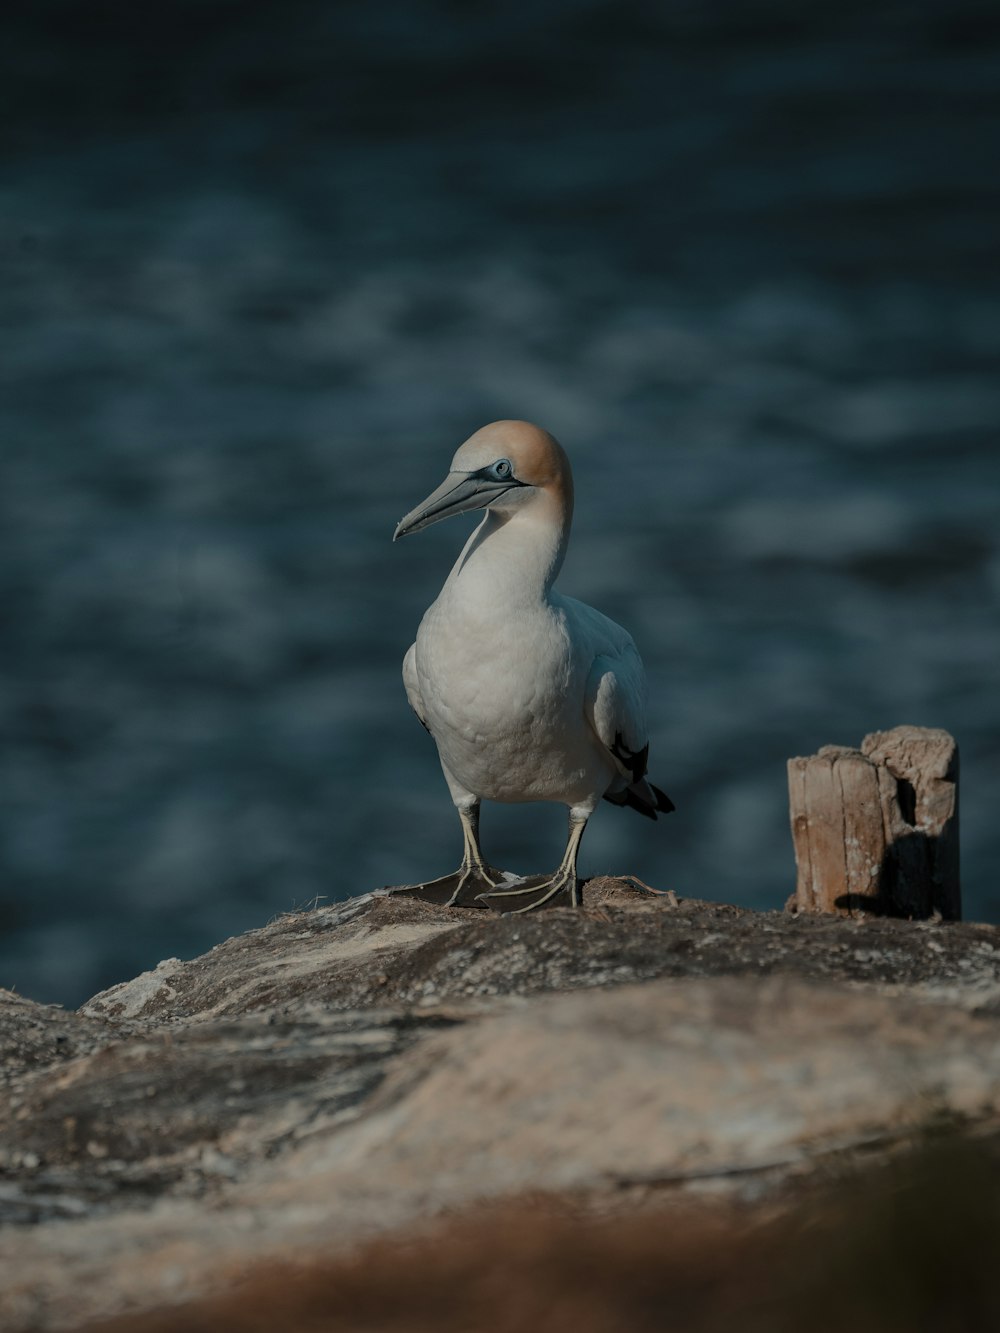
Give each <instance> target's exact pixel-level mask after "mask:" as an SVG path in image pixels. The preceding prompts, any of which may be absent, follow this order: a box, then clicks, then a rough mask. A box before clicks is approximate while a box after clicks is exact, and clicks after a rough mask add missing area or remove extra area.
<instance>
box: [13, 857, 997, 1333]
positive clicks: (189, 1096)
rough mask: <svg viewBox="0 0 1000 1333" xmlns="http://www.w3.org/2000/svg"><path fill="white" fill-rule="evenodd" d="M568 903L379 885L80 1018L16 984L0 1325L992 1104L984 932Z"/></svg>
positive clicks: (760, 1167)
mask: <svg viewBox="0 0 1000 1333" xmlns="http://www.w3.org/2000/svg"><path fill="white" fill-rule="evenodd" d="M586 902H587V905H586V906H585V908H584V909H583V910H582V911H579V912H573V911H572V910H570V909H557V910H554V911H551V912H547V913H542V914H538V915H537V916H529V917H496V916H493V915H488V914H486V913H464V912H461V911H447V910H443V909H440V908H433V907H429V906H427V905H426V904H422V903H417V902H410V901H408V900H405V899H400V898H395V899H394V898H391V897H386V896H384V895H368V896H367V897H365V898H360V899H354V900H351V901H349V902H346V903H342V904H339V905H337V906H334V907H329V908H324V909H320V910H317V911H314V912H309V913H301V914H297V915H294V916H289V917H283V918H281V919H279V920H278V921H276V922H273V923H272V924H271V925H269V926H267V927H265V928H264V929H262V930H259V931H252V932H250V933H249V934H247V935H245V936H242V937H239V938H237V939H234V940H229V941H226V943H225V944H222V945H220V946H218V947H217V948H216V949H213V950H212V951H211V952H210V953H208V954H206V955H204V956H203V957H202V958H199V959H195V960H193V961H192V962H190V963H181V962H178V961H177V960H169V961H168V962H166V963H162V964H160V966H159V967H158V968H157V969H155V970H154V971H153V972H151V973H147V974H145V975H144V976H142V977H140V978H137V979H136V980H135V981H133V982H129V983H126V984H124V985H122V986H118V987H115V988H113V989H112V990H111V991H107V992H105V993H104V994H102V995H100V996H97V997H95V998H94V1000H92V1001H91V1002H90V1003H89V1004H88V1005H87V1006H85V1007H84V1010H82V1011H81V1013H80V1014H76V1015H73V1014H63V1013H62V1011H59V1010H53V1009H51V1008H46V1007H44V1006H32V1005H30V1003H29V1002H25V1001H19V1000H16V999H11V1000H10V1001H9V1002H8V1005H7V1006H6V1008H0V1032H3V1033H8V1032H13V1033H14V1034H15V1037H16V1040H15V1039H14V1038H11V1037H7V1045H8V1048H11V1049H16V1052H17V1061H16V1064H12V1065H11V1067H10V1069H9V1070H8V1071H7V1072H6V1075H5V1086H4V1087H3V1088H2V1089H0V1142H2V1144H3V1158H2V1161H0V1164H2V1166H3V1175H2V1178H0V1216H2V1217H3V1218H4V1219H6V1222H7V1228H6V1231H5V1234H4V1237H3V1248H2V1254H3V1259H2V1264H3V1270H4V1271H3V1283H2V1295H0V1326H2V1327H3V1328H4V1329H5V1330H9V1331H10V1333H15V1331H16V1330H19V1329H27V1328H29V1327H33V1328H58V1327H69V1326H71V1325H73V1324H75V1323H78V1322H79V1321H80V1320H81V1319H82V1318H85V1317H88V1316H92V1315H93V1316H96V1315H100V1314H104V1313H109V1312H112V1311H114V1310H117V1309H124V1308H130V1307H134V1308H144V1307H148V1306H151V1305H156V1304H161V1303H163V1302H166V1301H170V1300H176V1299H179V1298H180V1297H181V1296H186V1295H190V1294H191V1293H192V1292H197V1291H206V1292H207V1291H211V1290H213V1289H215V1288H217V1287H218V1286H219V1285H220V1284H223V1285H224V1284H225V1283H227V1282H229V1281H231V1280H232V1279H233V1278H234V1277H236V1276H238V1275H239V1274H240V1273H241V1272H243V1271H245V1270H246V1268H247V1266H248V1265H254V1264H256V1263H258V1262H259V1261H261V1260H262V1259H281V1258H295V1259H296V1260H298V1259H301V1258H303V1257H308V1256H309V1255H319V1254H327V1253H330V1252H332V1251H336V1250H344V1249H346V1248H349V1247H351V1246H353V1245H356V1244H357V1243H358V1242H359V1241H361V1240H363V1239H364V1238H366V1237H369V1236H372V1235H376V1234H383V1233H387V1232H389V1231H391V1230H392V1229H398V1228H400V1227H412V1226H413V1225H414V1224H415V1223H416V1222H419V1221H421V1220H425V1219H428V1218H432V1217H434V1216H436V1215H438V1214H440V1213H441V1212H442V1211H443V1210H445V1209H450V1208H455V1207H465V1206H468V1205H471V1204H475V1203H478V1202H480V1201H483V1200H504V1199H511V1198H516V1197H517V1196H518V1195H519V1194H521V1193H523V1192H524V1191H526V1190H528V1191H536V1190H542V1191H546V1192H548V1193H552V1194H557V1195H560V1196H563V1197H572V1198H574V1199H576V1200H578V1201H579V1200H600V1201H601V1202H602V1206H606V1207H612V1206H614V1203H615V1201H616V1200H617V1201H619V1202H621V1201H623V1200H625V1199H628V1200H630V1201H631V1202H633V1203H634V1199H635V1192H636V1190H638V1191H640V1192H641V1191H644V1190H650V1189H652V1190H656V1191H662V1190H664V1189H666V1190H668V1191H669V1197H671V1198H673V1197H674V1196H675V1194H677V1195H678V1197H680V1195H682V1194H684V1192H685V1191H688V1190H690V1189H691V1188H702V1187H703V1186H704V1185H705V1184H706V1183H709V1184H711V1185H712V1186H713V1188H720V1189H724V1190H726V1191H728V1192H729V1193H730V1194H731V1195H735V1196H738V1197H739V1196H743V1195H745V1194H746V1191H747V1190H748V1189H751V1190H752V1192H753V1195H754V1197H758V1196H759V1195H760V1193H761V1191H763V1192H764V1194H766V1195H767V1196H768V1197H772V1198H778V1197H780V1196H781V1193H782V1191H783V1190H784V1189H785V1188H786V1185H787V1182H788V1181H789V1179H790V1178H792V1177H795V1178H801V1177H802V1176H803V1175H808V1174H809V1173H810V1172H811V1171H812V1170H813V1169H814V1168H815V1167H816V1166H817V1165H818V1164H823V1170H824V1171H826V1170H828V1169H829V1165H828V1164H829V1163H830V1162H831V1161H837V1162H850V1161H851V1160H852V1159H853V1157H854V1155H856V1154H857V1153H858V1152H861V1151H865V1152H870V1151H871V1150H872V1148H873V1147H877V1146H880V1145H881V1146H885V1145H891V1144H899V1143H906V1142H908V1141H910V1140H911V1139H913V1138H915V1137H919V1135H920V1134H921V1133H922V1132H923V1129H924V1127H925V1126H926V1125H927V1123H928V1122H934V1123H941V1122H949V1123H959V1124H969V1125H989V1124H990V1123H992V1119H993V1118H994V1117H995V1116H996V1115H997V1112H998V1110H1000V1021H998V1014H1000V936H998V932H997V931H996V930H995V929H994V928H992V927H988V926H973V925H951V926H932V925H915V924H909V923H905V922H898V921H878V922H871V923H867V924H865V925H863V926H858V925H857V924H855V923H853V922H851V921H844V920H839V919H815V918H795V917H789V916H785V915H783V914H780V913H751V912H745V911H740V910H738V909H735V908H728V907H722V906H718V905H712V904H707V903H695V902H682V903H680V904H677V903H676V901H675V900H673V899H672V898H670V897H660V896H650V895H647V894H643V893H640V892H638V891H637V889H636V888H635V887H633V886H632V885H631V884H630V882H629V881H621V880H619V881H608V880H605V881H591V883H590V884H589V885H588V888H587V894H586ZM553 991H557V992H562V993H560V994H547V993H546V992H553ZM36 1011H37V1012H36ZM60 1038H62V1040H60ZM678 1192H679V1193H678ZM26 1222H32V1223H34V1225H32V1226H21V1225H18V1224H21V1223H26Z"/></svg>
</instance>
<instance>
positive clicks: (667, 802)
mask: <svg viewBox="0 0 1000 1333" xmlns="http://www.w3.org/2000/svg"><path fill="white" fill-rule="evenodd" d="M604 799H605V800H606V801H610V802H611V804H612V805H627V806H628V807H629V809H630V810H638V812H639V814H640V815H645V816H646V818H647V819H655V818H656V814H657V811H659V813H660V814H661V815H669V814H670V812H671V810H673V809H675V806H674V803H673V801H672V800H671V799H670V797H669V796H668V795H667V794H666V793H665V792H662V791H660V789H659V787H654V786H653V784H652V783H651V782H647V780H646V779H645V778H640V779H639V781H638V782H632V783H630V784H629V786H627V787H623V788H622V789H621V790H620V791H609V792H606V793H605V795H604Z"/></svg>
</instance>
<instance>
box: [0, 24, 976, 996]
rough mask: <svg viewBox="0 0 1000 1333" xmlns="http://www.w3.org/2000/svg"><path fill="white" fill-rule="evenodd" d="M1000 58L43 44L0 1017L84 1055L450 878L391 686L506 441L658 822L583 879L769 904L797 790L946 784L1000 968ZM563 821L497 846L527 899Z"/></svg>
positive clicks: (770, 46)
mask: <svg viewBox="0 0 1000 1333" xmlns="http://www.w3.org/2000/svg"><path fill="white" fill-rule="evenodd" d="M998 52H1000V45H998V42H997V37H996V31H995V28H994V27H993V25H992V24H991V22H990V20H989V11H988V9H987V7H986V6H980V5H978V4H976V3H973V2H972V0H958V3H955V4H950V5H945V4H943V3H942V4H940V5H937V6H933V5H924V6H920V5H917V6H914V5H907V6H902V5H900V6H893V5H883V6H875V7H874V8H873V7H872V6H871V5H866V6H862V5H853V6H852V5H846V6H845V5H839V6H837V7H836V10H835V11H834V9H833V8H832V7H829V8H827V7H824V9H823V11H822V12H818V11H816V8H815V7H813V9H807V10H802V8H801V6H792V5H790V4H777V3H775V4H752V3H751V4H740V5H736V4H735V3H733V4H728V3H725V4H718V3H717V4H699V5H697V6H695V5H688V4H684V3H678V4H676V5H671V6H666V5H663V6H652V5H634V4H633V5H629V4H616V5H613V6H612V5H610V4H590V5H581V4H579V3H570V0H543V2H542V3H536V4H535V5H533V6H531V9H530V13H529V12H527V10H524V11H520V12H515V11H514V10H512V8H511V7H510V6H501V5H499V4H496V5H485V6H479V7H477V8H476V10H475V13H474V14H473V13H470V12H469V11H468V10H467V9H466V8H459V7H457V6H452V5H450V4H447V3H445V2H444V0H440V3H432V2H431V0H422V2H417V0H414V2H413V3H404V2H403V0H396V2H395V3H389V4H380V5H378V6H372V5H362V4H360V3H358V4H353V5H337V6H332V5H325V4H320V3H315V4H313V3H306V0H297V2H296V3H291V4H286V5H282V6H273V5H265V4H259V3H258V4H245V5H240V6H236V5H231V4H227V3H224V2H222V0H220V2H219V3H215V4H208V5H204V4H203V5H199V6H195V5H193V4H191V5H189V4H186V3H178V4H177V5H175V6H174V7H173V8H168V10H167V11H166V12H165V13H163V14H158V15H157V16H156V17H155V18H153V17H150V15H148V14H146V13H144V12H140V11H139V10H136V9H135V7H131V8H126V7H124V6H121V5H117V4H114V3H110V2H108V3H104V4H98V5H96V6H94V5H89V6H86V7H84V6H82V5H77V4H71V3H67V2H66V0H63V2H62V3H57V2H56V0H49V3H43V4H39V5H36V6H34V7H32V11H31V13H30V14H29V13H27V12H25V13H23V14H22V15H21V16H20V17H19V18H16V19H14V20H12V27H11V30H10V40H9V41H5V43H4V51H3V53H2V54H0V80H2V83H3V86H4V88H5V89H6V96H7V99H8V103H9V106H12V107H13V111H12V112H9V114H8V115H7V116H6V117H5V122H4V133H5V135H6V141H7V142H6V150H5V155H4V162H5V166H4V171H3V173H2V175H0V451H2V452H0V519H2V528H0V548H2V549H0V554H2V560H0V618H2V621H3V631H4V632H3V638H2V644H3V656H2V660H0V669H2V681H0V731H2V745H0V798H2V799H0V844H2V851H0V855H2V870H3V876H2V889H0V893H2V900H0V926H2V929H3V933H2V937H0V985H5V986H10V987H16V988H17V989H18V990H20V991H22V992H23V993H25V994H28V995H31V996H34V997H36V998H39V999H44V1000H59V1001H62V1002H65V1003H71V1004H73V1003H79V1002H80V1001H81V1000H82V999H83V998H84V997H85V996H87V995H88V994H90V993H92V992H94V991H95V990H97V989H98V988H100V987H102V986H104V985H107V984H110V983H111V982H113V981H115V980H120V979H122V978H124V977H127V976H131V975H133V974H134V973H135V972H137V971H138V970H140V969H141V968H144V967H148V966H151V965H153V964H155V963H156V962H157V961H158V960H159V959H160V958H163V957H166V956H169V955H172V954H179V955H182V956H185V955H192V954H194V953H197V952H200V951H202V950H204V949H205V948H207V947H209V946H210V945H212V944H213V943H215V942H216V941H218V940H219V939H221V938H223V937H224V936H227V935H230V934H233V933H235V932H237V931H240V930H243V929H245V928H247V927H249V926H252V925H256V924H260V923H262V922H264V921H266V920H267V919H268V918H269V917H271V916H272V915H274V914H276V913H279V912H282V911H286V910H288V909H290V908H293V907H296V906H302V905H304V904H307V903H309V902H311V901H313V900H314V899H317V898H319V899H321V900H327V901H329V900H332V899H336V898H340V897H343V896H346V895H349V894H352V893H358V892H361V891H364V890H367V889H369V888H371V887H373V886H376V885H379V884H386V883H400V882H406V881H413V880H414V879H417V878H423V877H427V876H431V875H435V874H440V873H443V872H445V871H447V870H449V869H451V868H452V867H453V863H455V861H456V858H457V856H458V852H459V848H460V841H459V831H458V826H457V821H456V819H455V817H454V813H453V811H452V809H451V806H450V803H449V800H448V797H447V792H446V788H445V786H444V783H443V780H442V779H441V777H440V772H439V770H438V767H437V762H436V758H435V753H434V748H433V744H432V742H431V741H430V740H429V738H428V737H427V736H425V734H424V732H423V731H422V730H421V728H420V727H419V726H418V725H417V723H416V721H415V720H414V719H413V718H412V716H411V715H410V713H409V710H408V708H407V706H406V702H405V698H404V695H403V692H402V687H401V684H400V680H399V664H400V661H401V659H402V656H403V653H404V651H405V650H406V648H407V646H408V645H409V643H410V642H411V640H412V637H413V633H414V631H415V629H416V626H417V623H418V622H419V619H420V616H421V614H422V612H423V610H424V608H425V607H426V605H427V604H428V603H429V602H430V601H431V600H432V598H433V597H434V595H435V593H436V590H437V588H438V586H439V585H440V582H441V581H442V579H443V578H444V576H445V574H446V573H447V570H448V569H449V567H450V564H451V561H452V559H453V557H454V555H455V553H456V551H457V549H458V548H459V546H460V544H461V542H462V541H463V539H464V536H465V535H466V533H467V531H468V530H469V528H470V527H471V526H472V522H473V520H472V519H471V518H467V519H456V520H454V521H452V522H450V523H447V524H441V525H439V526H437V527H435V528H433V529H431V530H429V531H427V532H425V533H422V534H419V535H418V536H414V537H412V538H410V539H408V540H407V541H406V542H405V543H404V544H401V545H398V546H395V547H394V546H392V545H391V544H390V538H391V534H392V529H393V526H394V524H395V522H396V520H397V519H398V518H399V516H400V515H401V514H402V513H403V512H404V511H406V510H408V509H410V508H411V507H412V506H413V505H414V504H415V503H416V502H417V501H418V500H420V499H421V498H422V497H423V496H424V495H425V494H426V493H427V492H428V491H430V490H431V489H432V488H433V487H434V486H435V485H436V484H437V483H438V481H439V480H440V479H441V477H442V476H443V473H444V471H445V470H446V468H447V465H448V462H449V460H450V457H451V455H452V452H453V451H454V449H455V448H456V447H457V446H458V444H459V443H461V441H462V440H463V439H464V438H465V437H466V436H467V435H468V434H470V433H471V432H472V431H473V430H474V429H475V428H477V427H478V426H479V425H481V424H483V423H484V422H486V421H489V420H491V419H494V418H497V417H500V416H519V417H527V418H529V419H533V420H536V421H539V422H540V423H542V424H543V425H545V426H547V427H548V428H549V429H550V430H552V431H553V432H554V433H555V434H556V435H557V436H558V437H559V438H560V439H561V440H562V442H563V443H564V445H565V446H566V448H567V450H568V451H569V453H570V456H571V458H572V461H573V466H574V470H575V474H576V482H577V496H578V506H577V517H576V524H575V531H574V540H573V544H572V547H571V550H570V554H569V558H568V560H567V563H566V567H565V570H564V573H563V575H562V578H561V581H560V586H561V587H562V588H563V590H564V591H566V592H568V593H572V594H573V595H575V596H578V597H582V598H583V599H585V600H587V601H590V602H593V603H594V604H595V605H597V606H598V607H600V608H601V609H602V610H603V611H605V612H606V613H608V614H610V615H611V616H612V617H614V618H615V619H617V620H619V621H621V622H622V623H623V624H625V625H626V626H627V627H628V628H629V629H630V630H631V631H632V633H633V635H634V637H635V638H636V640H637V642H638V644H639V646H640V649H641V651H642V653H643V656H644V658H645V661H646V665H647V670H648V674H649V677H650V684H651V726H652V748H651V772H652V776H653V777H654V780H655V781H656V782H657V783H658V784H659V785H661V786H662V787H664V788H665V790H667V791H668V792H669V793H670V795H671V796H672V797H673V798H674V800H675V802H676V804H677V807H678V810H677V814H676V815H672V816H671V817H670V818H669V819H667V820H661V821H660V822H659V823H657V824H656V825H653V824H650V823H647V822H646V821H644V820H641V819H638V818H636V817H635V816H633V815H631V814H630V813H629V812H627V811H618V810H615V809H612V808H611V807H610V806H605V807H603V808H602V809H601V811H600V812H599V814H598V816H597V817H595V819H594V820H593V821H592V824H591V827H590V829H589V830H588V833H587V838H586V841H585V843H584V850H583V857H582V869H583V871H584V873H596V872H602V871H622V872H631V873H635V874H638V875H640V876H641V877H642V878H643V879H645V880H647V881H649V882H651V883H654V884H657V885H660V886H661V887H665V888H666V887H669V888H673V889H674V890H675V891H676V892H678V893H679V894H682V895H695V896H700V897H706V898H712V899H723V900H727V901H732V902H738V903H744V904H750V905H754V906H759V907H765V906H778V905H780V904H781V903H782V902H783V901H784V899H785V897H786V896H787V895H788V893H789V892H790V890H791V888H792V887H793V884H794V862H793V857H792V851H791V842H790V838H789V834H788V828H787V791H786V785H785V760H786V759H787V758H788V757H789V756H790V755H794V754H806V753H811V752H812V751H814V750H815V749H816V748H817V747H818V746H820V745H822V744H825V743H829V742H839V743H857V742H859V741H860V740H861V737H862V736H863V735H864V734H865V732H867V731H869V730H873V729H877V728H886V727H891V726H893V725H896V724H898V723H901V722H912V723H917V724H922V725H929V726H941V727H946V728H948V729H949V730H950V731H952V732H953V733H954V734H955V736H956V737H957V738H958V740H959V743H960V745H961V749H962V763H963V803H964V804H963V815H962V818H963V849H962V854H963V866H964V875H963V878H964V889H965V903H966V913H967V915H969V916H973V917H978V918H985V919H992V920H997V919H1000V883H998V879H997V875H996V873H995V869H994V865H995V856H994V845H995V844H994V837H993V824H994V820H995V811H996V809H997V808H998V806H1000V781H998V775H997V767H998V758H1000V670H998V664H1000V616H998V599H1000V444H998V428H1000V375H998V373H997V370H998V365H1000V282H998V279H997V266H996V239H997V234H998V232H997V221H998V217H1000V209H998V202H1000V200H998V184H997V181H998V173H997V171H996V143H997V142H998V137H997V135H998V131H1000V59H998ZM563 831H564V830H563V815H562V812H561V810H559V809H558V808H557V807H505V808H498V807H487V808H486V809H485V811H484V839H485V844H486V848H487V851H488V853H489V854H490V855H491V857H493V858H494V859H495V860H497V861H498V862H499V863H501V864H503V865H507V866H509V867H511V868H513V869H519V870H524V871H535V870H542V869H545V868H548V867H550V866H551V865H554V864H555V862H556V860H557V859H558V857H559V855H560V853H561V850H562V840H563Z"/></svg>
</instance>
